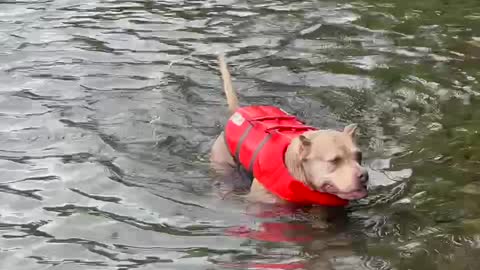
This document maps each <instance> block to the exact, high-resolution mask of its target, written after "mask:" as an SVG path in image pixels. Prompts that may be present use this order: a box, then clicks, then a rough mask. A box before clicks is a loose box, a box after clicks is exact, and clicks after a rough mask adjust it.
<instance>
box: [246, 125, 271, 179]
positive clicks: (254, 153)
mask: <svg viewBox="0 0 480 270" xmlns="http://www.w3.org/2000/svg"><path fill="white" fill-rule="evenodd" d="M270 138H272V134H270V133H269V134H268V135H267V136H265V138H263V140H262V141H261V142H260V143H259V144H258V146H257V149H255V152H253V155H252V159H251V160H250V164H249V165H248V171H249V172H252V171H253V165H254V164H255V160H256V159H257V156H258V153H260V150H262V148H263V147H264V146H265V144H266V143H267V142H268V140H270Z"/></svg>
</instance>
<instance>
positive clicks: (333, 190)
mask: <svg viewBox="0 0 480 270" xmlns="http://www.w3.org/2000/svg"><path fill="white" fill-rule="evenodd" d="M322 190H323V191H324V192H327V193H330V194H334V195H336V196H338V197H339V198H342V199H344V200H349V201H352V200H359V199H363V198H365V197H367V195H368V192H367V188H366V187H363V186H362V187H359V188H358V189H355V190H350V191H342V190H339V189H338V188H337V187H335V186H333V185H330V184H325V185H324V186H323V187H322Z"/></svg>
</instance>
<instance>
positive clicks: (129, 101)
mask: <svg viewBox="0 0 480 270" xmlns="http://www.w3.org/2000/svg"><path fill="white" fill-rule="evenodd" d="M344 2H345V1H341V0H336V1H331V2H321V3H320V2H318V1H310V0H305V1H271V0H262V1H256V2H255V3H253V2H248V1H230V0H229V1H224V0H222V1H203V2H199V1H182V2H181V3H180V2H178V1H161V0H160V1H117V0H112V1H92V0H87V1H82V2H78V1H73V0H62V1H60V0H45V1H15V2H12V1H4V3H2V9H1V10H0V25H1V29H2V30H1V33H0V81H1V82H2V84H1V85H2V88H1V89H0V175H1V176H2V177H1V178H0V204H1V205H2V208H1V210H0V236H1V237H0V250H1V251H2V252H0V266H1V268H2V269H38V268H39V267H40V268H42V267H43V268H45V267H46V268H52V269H158V268H169V269H192V268H194V269H210V268H212V267H213V268H222V269H223V268H230V269H231V268H237V269H240V268H241V269H244V268H245V269H246V268H248V269H254V268H255V269H258V268H269V269H319V268H322V269H352V268H354V269H407V268H408V269H438V268H439V267H440V266H441V267H444V268H445V267H446V268H448V269H450V268H452V269H453V268H454V267H453V266H455V267H457V268H462V269H469V268H468V267H470V268H471V266H472V265H475V260H476V258H477V257H478V254H477V253H478V252H477V249H478V242H479V241H478V237H477V236H476V235H477V234H478V230H479V226H478V218H477V216H478V214H479V211H478V205H477V203H476V202H477V201H478V200H477V196H478V192H477V191H476V186H477V185H476V182H475V181H476V177H477V175H476V171H475V168H476V167H475V166H474V165H475V164H476V163H475V157H476V155H475V151H474V150H475V149H476V143H475V142H476V139H475V138H476V135H475V134H476V133H475V132H476V131H475V130H476V120H475V119H476V117H477V115H478V112H477V110H476V109H475V108H476V107H478V106H476V102H477V101H476V100H475V98H474V97H475V95H476V91H478V85H477V84H478V83H477V82H478V74H477V69H476V68H475V67H476V60H477V56H478V55H479V50H478V46H476V44H477V43H478V42H477V39H478V38H476V37H475V35H474V33H473V32H474V29H477V28H478V27H477V26H478V25H477V24H478V20H476V19H475V18H476V17H478V16H476V15H478V14H480V11H479V10H478V5H477V4H476V2H475V0H471V1H462V2H458V3H450V4H449V6H445V3H441V1H437V0H433V1H429V2H426V1H417V2H415V3H410V4H409V5H405V4H404V3H403V2H400V1H397V0H392V1H389V2H388V3H387V2H385V1H383V2H382V1H370V0H365V1H361V2H355V3H348V4H345V3H344ZM470 2H471V3H470ZM432 10H435V11H434V12H433V11H432ZM472 29H473V30H472ZM476 42H477V43H476ZM218 52H227V53H228V55H229V56H228V59H229V63H230V65H231V71H232V73H233V75H234V78H235V81H234V82H235V88H236V89H237V90H238V92H239V95H240V97H241V100H242V101H244V103H245V104H247V103H260V104H276V105H281V106H282V107H283V108H285V109H286V110H288V111H291V112H293V113H296V114H298V115H299V116H301V117H302V118H304V119H306V120H308V121H309V122H311V123H312V124H314V125H318V126H321V127H332V128H340V127H342V126H343V125H344V124H346V123H350V122H357V123H359V124H360V126H361V134H360V138H359V141H360V143H361V145H362V146H364V148H365V151H364V152H365V163H366V165H367V166H368V167H369V170H370V176H371V182H370V187H369V188H370V190H371V196H370V197H369V198H368V199H365V200H361V201H359V202H357V203H355V204H353V205H352V207H351V208H350V212H349V219H348V222H347V224H346V225H345V226H346V227H344V226H341V225H340V224H338V226H335V227H334V228H331V230H321V229H317V228H314V226H313V225H314V224H312V223H310V217H309V216H307V215H305V213H303V212H301V211H300V212H292V211H291V210H290V209H283V208H282V209H280V210H279V209H269V208H268V207H266V206H265V207H266V208H265V209H264V208H263V207H264V206H258V205H255V206H253V208H254V209H253V210H252V205H248V204H245V203H244V202H242V200H241V199H239V198H237V197H234V196H232V197H231V198H230V197H227V198H222V195H223V194H219V192H218V191H217V190H216V189H214V188H212V183H211V179H210V175H209V172H208V164H207V162H206V160H207V156H208V151H209V148H210V146H211V143H212V140H213V139H214V137H215V136H216V135H217V134H218V133H219V132H220V131H221V129H222V123H223V122H224V120H225V119H226V117H227V115H226V104H225V98H224V95H223V94H222V90H221V81H220V78H219V74H218V72H217V68H216V60H215V57H214V54H216V53H218ZM456 98H459V99H461V100H460V101H458V100H456ZM447 105H448V106H447ZM447 107H448V108H449V109H447ZM432 127H434V128H432ZM434 157H440V158H434ZM257 207H258V208H259V209H257ZM450 266H452V267H450ZM472 269H473V268H472Z"/></svg>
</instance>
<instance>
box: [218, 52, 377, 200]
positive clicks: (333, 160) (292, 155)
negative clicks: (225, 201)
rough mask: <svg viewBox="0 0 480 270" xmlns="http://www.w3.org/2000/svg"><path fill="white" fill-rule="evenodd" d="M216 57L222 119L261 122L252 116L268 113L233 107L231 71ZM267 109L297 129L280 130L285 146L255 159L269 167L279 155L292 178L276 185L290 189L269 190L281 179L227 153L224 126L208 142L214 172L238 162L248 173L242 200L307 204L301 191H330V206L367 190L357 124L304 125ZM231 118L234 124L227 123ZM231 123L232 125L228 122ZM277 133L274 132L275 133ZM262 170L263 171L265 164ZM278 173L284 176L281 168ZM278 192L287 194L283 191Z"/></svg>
mask: <svg viewBox="0 0 480 270" xmlns="http://www.w3.org/2000/svg"><path fill="white" fill-rule="evenodd" d="M218 62H219V69H220V73H221V78H222V80H223V89H224V92H225V95H226V99H227V104H228V111H229V113H230V114H229V116H230V118H229V122H227V124H230V125H234V124H236V125H237V126H240V125H243V123H244V122H255V123H254V124H251V125H254V126H255V127H257V126H261V125H264V123H261V121H257V120H258V119H260V118H261V119H270V118H268V116H267V117H263V118H262V117H260V118H258V117H257V118H255V119H253V120H252V121H250V120H249V119H245V114H243V115H242V114H241V113H239V111H241V110H242V108H245V107H240V105H239V102H238V97H237V95H236V93H235V91H234V89H233V86H232V81H231V75H230V72H229V70H228V66H227V64H226V61H225V57H224V56H223V55H220V56H219V57H218ZM254 108H257V107H254ZM259 108H260V109H262V110H263V109H264V107H259ZM267 109H269V110H273V111H275V112H276V113H277V114H278V115H277V116H276V118H275V117H273V118H275V119H276V120H270V122H271V123H283V122H282V121H286V120H285V119H291V120H288V121H290V122H289V123H295V124H289V125H290V126H292V127H293V128H297V126H298V127H299V128H300V129H303V130H300V131H299V133H288V134H286V135H285V136H287V137H288V136H293V137H292V138H291V141H289V143H288V145H287V146H286V149H285V151H284V152H282V151H273V152H275V153H276V152H278V153H277V156H269V157H268V158H266V159H267V160H266V161H261V163H262V164H261V165H258V166H267V167H268V166H270V167H272V166H273V167H275V166H277V165H275V166H274V165H270V164H269V163H268V160H273V159H275V160H279V161H280V162H281V163H282V164H278V166H279V167H282V166H284V167H285V168H286V170H287V171H288V174H289V176H291V178H292V179H293V180H292V181H290V182H289V183H288V185H287V184H286V185H284V187H282V188H286V189H288V188H290V187H292V188H293V187H295V190H294V191H288V190H287V191H285V192H284V191H281V192H278V190H273V188H271V187H269V186H268V185H271V186H272V187H275V188H276V186H277V184H278V183H279V184H282V183H281V182H277V181H283V180H282V179H280V178H275V179H270V180H268V181H270V182H272V184H265V183H266V182H265V181H266V180H264V179H263V180H262V179H260V178H258V177H259V173H258V171H261V169H253V170H252V168H245V166H244V165H242V164H240V160H239V159H241V158H239V157H238V156H235V154H236V153H233V151H232V147H231V146H229V141H228V140H229V137H228V136H226V134H225V130H224V131H223V132H222V133H221V134H220V135H219V136H218V137H217V138H216V140H215V142H214V143H213V146H212V148H211V153H210V164H211V167H212V168H213V170H214V171H215V172H216V173H218V174H223V175H227V174H229V173H231V172H232V171H233V170H234V168H238V167H240V170H241V171H242V172H243V173H244V175H247V177H250V179H251V182H249V183H250V185H249V191H248V193H247V195H246V198H247V200H249V201H253V202H261V203H267V204H271V203H274V204H276V203H293V204H295V203H296V202H297V201H298V202H300V201H301V202H302V204H305V203H307V204H308V201H306V202H305V201H304V200H302V198H301V197H302V196H304V194H305V196H307V194H321V195H322V196H323V195H328V196H331V197H328V198H329V200H330V199H332V200H333V199H334V198H336V199H339V200H340V202H339V203H338V204H333V206H335V205H339V206H343V205H345V203H342V201H346V202H348V201H352V200H357V199H361V198H364V197H366V196H367V195H368V193H367V182H368V177H369V176H368V172H367V170H366V169H365V168H364V167H363V166H362V151H361V150H360V148H359V147H358V146H357V144H356V142H355V138H356V133H357V131H358V126H357V124H350V125H347V126H345V128H344V129H343V130H342V131H337V130H330V129H316V128H309V127H308V126H303V125H299V124H298V123H300V122H299V120H298V119H296V118H292V117H293V116H290V115H288V114H282V112H283V110H281V109H279V110H278V111H276V110H275V108H274V107H267ZM244 111H245V110H244ZM248 113H250V112H248ZM247 117H248V116H247ZM291 121H294V122H291ZM231 122H233V123H234V124H231ZM257 122H258V124H257ZM269 125H273V124H269ZM281 127H282V125H277V126H274V127H273V128H272V127H268V128H267V130H270V129H275V128H276V129H277V131H278V129H279V128H281ZM233 128H236V127H235V126H233ZM277 133H278V132H276V133H275V134H277ZM278 134H280V133H278ZM274 136H277V135H274ZM282 136H283V135H282ZM282 138H283V137H282ZM275 145H276V144H273V143H272V145H271V146H270V147H274V146H275ZM255 147H257V146H255ZM258 147H260V146H258ZM242 151H244V153H240V154H241V155H243V156H248V152H249V151H248V150H242ZM270 152H272V151H270ZM245 153H247V154H245ZM237 154H238V153H237ZM279 155H280V156H279ZM258 159H259V158H257V160H258ZM253 162H254V163H255V164H257V163H258V162H257V161H256V160H253ZM252 164H253V163H252ZM255 166H257V165H255ZM255 166H254V167H255ZM258 166H257V167H258ZM278 166H277V167H278ZM257 167H255V168H257ZM255 170H256V171H257V172H256V171H255ZM264 171H266V172H269V171H268V170H264ZM281 175H283V176H285V177H286V178H289V176H287V175H286V174H281ZM263 177H265V178H269V177H270V176H268V175H265V176H263ZM297 184H298V185H301V188H297V186H298V185H297ZM277 189H278V188H277ZM282 192H283V193H285V194H287V195H284V194H283V193H282ZM312 192H313V193H312ZM279 194H280V195H279ZM312 196H316V195H312ZM292 198H293V199H292ZM311 204H313V203H311ZM319 204H322V203H319ZM329 206H330V205H329Z"/></svg>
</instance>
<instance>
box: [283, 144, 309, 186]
mask: <svg viewBox="0 0 480 270" xmlns="http://www.w3.org/2000/svg"><path fill="white" fill-rule="evenodd" d="M300 143H301V142H300V140H299V139H298V138H295V139H293V140H292V141H291V143H290V145H289V146H288V147H287V151H285V166H286V167H287V169H288V172H289V173H290V174H291V175H292V176H293V177H294V178H295V179H297V180H299V181H301V182H302V183H304V184H307V185H309V183H308V181H307V174H306V172H305V169H304V168H303V164H302V161H301V160H300V157H299V155H298V152H299V148H300Z"/></svg>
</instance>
